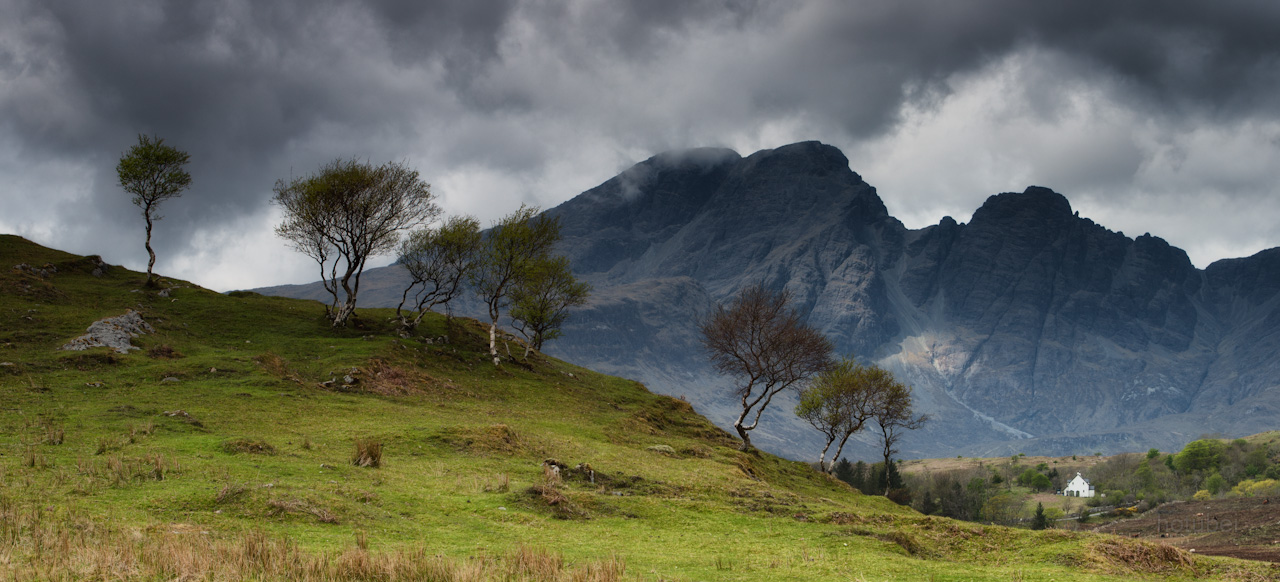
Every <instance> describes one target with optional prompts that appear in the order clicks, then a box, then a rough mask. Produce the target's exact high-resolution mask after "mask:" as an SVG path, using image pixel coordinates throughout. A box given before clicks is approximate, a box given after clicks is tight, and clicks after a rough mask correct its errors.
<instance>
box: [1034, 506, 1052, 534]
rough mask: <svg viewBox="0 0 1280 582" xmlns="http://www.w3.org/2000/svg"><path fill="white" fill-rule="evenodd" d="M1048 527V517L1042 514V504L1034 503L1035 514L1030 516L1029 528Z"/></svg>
mask: <svg viewBox="0 0 1280 582" xmlns="http://www.w3.org/2000/svg"><path fill="white" fill-rule="evenodd" d="M1047 527H1049V518H1047V517H1045V515H1044V504H1043V503H1037V504H1036V515H1035V517H1033V518H1031V529H1044V528H1047Z"/></svg>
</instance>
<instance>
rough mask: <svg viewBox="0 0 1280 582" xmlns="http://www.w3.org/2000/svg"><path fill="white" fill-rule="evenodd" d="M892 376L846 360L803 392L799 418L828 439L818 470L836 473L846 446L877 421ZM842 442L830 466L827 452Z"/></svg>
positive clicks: (834, 366)
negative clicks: (836, 463)
mask: <svg viewBox="0 0 1280 582" xmlns="http://www.w3.org/2000/svg"><path fill="white" fill-rule="evenodd" d="M893 382H894V380H893V375H891V374H889V372H886V371H885V370H884V369H882V368H880V367H878V366H874V365H872V366H863V365H861V364H858V363H857V362H855V361H854V360H853V359H852V358H845V359H842V360H840V361H839V362H837V363H836V364H834V365H832V366H831V367H830V368H828V369H827V370H824V371H823V372H822V373H820V374H818V376H817V377H816V378H814V380H813V382H812V383H811V384H810V385H809V386H807V387H806V388H804V389H803V390H801V391H800V402H799V404H797V405H796V416H799V417H800V418H802V419H804V420H805V421H806V422H808V423H809V424H810V425H812V426H813V427H814V428H816V429H818V432H821V433H822V434H823V436H825V437H826V443H825V444H824V445H823V447H822V454H821V455H819V456H818V467H819V468H820V469H821V470H823V471H825V472H832V471H833V470H834V466H835V461H836V459H839V458H840V453H841V451H843V450H844V445H845V443H846V442H848V441H849V437H851V436H853V435H854V433H857V432H859V431H861V430H862V429H863V427H865V426H866V424H867V421H868V420H870V419H872V418H874V417H875V414H876V412H877V411H878V408H879V406H880V405H881V403H882V401H883V400H884V396H885V394H886V392H887V391H888V390H889V389H890V387H891V386H892V384H893ZM836 441H839V444H837V445H836V452H835V454H834V455H832V456H831V461H832V463H831V465H827V450H829V449H830V448H831V445H832V443H835V442H836Z"/></svg>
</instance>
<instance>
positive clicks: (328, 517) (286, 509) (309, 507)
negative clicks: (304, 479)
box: [267, 499, 338, 523]
mask: <svg viewBox="0 0 1280 582" xmlns="http://www.w3.org/2000/svg"><path fill="white" fill-rule="evenodd" d="M286 514H292V515H310V516H311V517H314V518H315V520H316V521H318V522H320V523H338V516H337V515H336V514H334V513H333V512H332V511H329V510H328V509H326V508H324V507H322V506H320V505H319V504H316V503H314V502H311V501H308V500H306V499H272V500H270V501H268V502H267V515H269V516H271V517H278V516H281V515H286Z"/></svg>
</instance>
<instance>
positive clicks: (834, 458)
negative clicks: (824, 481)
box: [823, 432, 853, 473]
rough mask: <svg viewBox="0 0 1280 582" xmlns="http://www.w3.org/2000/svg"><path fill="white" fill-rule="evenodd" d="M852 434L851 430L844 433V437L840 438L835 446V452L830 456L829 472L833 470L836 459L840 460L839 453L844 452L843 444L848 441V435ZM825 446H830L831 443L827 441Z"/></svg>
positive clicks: (824, 450)
mask: <svg viewBox="0 0 1280 582" xmlns="http://www.w3.org/2000/svg"><path fill="white" fill-rule="evenodd" d="M852 435H853V433H852V432H848V433H845V435H844V438H842V439H840V444H839V445H837V446H836V454H835V455H832V456H831V471H828V472H829V473H833V472H835V468H836V461H839V460H840V454H841V453H842V452H844V445H845V443H847V442H849V437H850V436H852ZM827 446H831V443H827ZM823 452H824V453H825V452H826V449H823Z"/></svg>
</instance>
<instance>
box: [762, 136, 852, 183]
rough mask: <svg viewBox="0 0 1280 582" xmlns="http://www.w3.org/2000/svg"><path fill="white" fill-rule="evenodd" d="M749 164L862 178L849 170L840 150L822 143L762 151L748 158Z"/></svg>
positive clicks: (808, 172)
mask: <svg viewBox="0 0 1280 582" xmlns="http://www.w3.org/2000/svg"><path fill="white" fill-rule="evenodd" d="M747 163H749V164H752V165H753V166H755V167H757V168H769V167H773V166H785V167H786V168H787V169H788V170H790V171H792V172H799V173H806V174H812V175H817V176H823V175H827V174H831V173H834V172H841V171H844V172H849V173H851V174H853V176H854V178H855V179H856V180H857V181H862V176H859V175H858V174H857V173H856V172H854V171H853V170H850V169H849V158H846V157H845V155H844V152H841V151H840V149H839V148H837V147H835V146H831V145H827V144H825V143H822V142H820V141H802V142H798V143H793V144H789V145H784V146H781V147H778V148H774V149H771V150H760V151H758V152H756V153H754V154H751V155H750V156H748V157H747Z"/></svg>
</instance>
